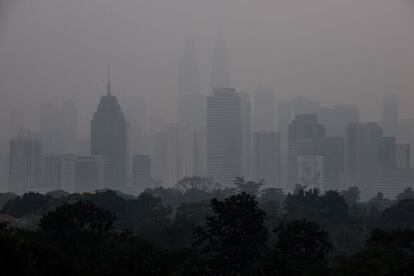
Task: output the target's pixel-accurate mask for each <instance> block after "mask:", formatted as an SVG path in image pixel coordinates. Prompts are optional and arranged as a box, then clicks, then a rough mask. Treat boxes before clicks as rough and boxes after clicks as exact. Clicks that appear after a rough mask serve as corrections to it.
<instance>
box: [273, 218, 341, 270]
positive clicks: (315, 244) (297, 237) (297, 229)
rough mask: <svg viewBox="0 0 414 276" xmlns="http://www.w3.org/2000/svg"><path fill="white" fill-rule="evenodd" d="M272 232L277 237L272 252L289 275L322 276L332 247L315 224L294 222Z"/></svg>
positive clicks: (303, 221) (302, 221)
mask: <svg viewBox="0 0 414 276" xmlns="http://www.w3.org/2000/svg"><path fill="white" fill-rule="evenodd" d="M274 232H275V233H276V235H277V243H276V248H275V249H274V250H276V251H277V252H279V254H280V255H279V256H280V257H281V258H282V260H283V261H284V262H286V264H287V265H288V267H289V269H288V271H290V274H291V275H322V274H323V272H324V271H325V270H326V265H327V262H328V255H329V253H330V252H331V251H332V250H333V246H332V244H331V243H330V241H329V237H328V234H327V233H326V232H324V231H323V230H322V229H321V228H320V226H319V225H318V224H317V223H315V222H307V221H305V220H294V221H291V222H289V223H287V224H286V225H282V226H280V227H278V228H276V229H275V231H274ZM279 262H280V261H279Z"/></svg>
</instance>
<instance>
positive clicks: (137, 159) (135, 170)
mask: <svg viewBox="0 0 414 276" xmlns="http://www.w3.org/2000/svg"><path fill="white" fill-rule="evenodd" d="M152 182H153V180H152V177H151V158H150V156H149V155H134V156H133V157H132V186H133V189H134V193H135V194H138V193H141V192H143V191H145V189H148V188H151V184H152Z"/></svg>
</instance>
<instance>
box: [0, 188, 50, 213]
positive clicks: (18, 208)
mask: <svg viewBox="0 0 414 276" xmlns="http://www.w3.org/2000/svg"><path fill="white" fill-rule="evenodd" d="M51 201H52V197H50V196H47V195H42V194H39V193H34V192H29V193H26V194H24V195H23V196H21V197H16V198H13V199H11V200H9V201H8V202H7V203H6V204H5V205H4V206H3V208H2V210H1V213H3V214H8V215H11V216H14V217H17V218H19V217H23V216H26V215H29V214H33V213H43V212H45V211H46V207H47V205H48V204H49V203H50V202H51Z"/></svg>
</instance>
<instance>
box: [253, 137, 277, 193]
mask: <svg viewBox="0 0 414 276" xmlns="http://www.w3.org/2000/svg"><path fill="white" fill-rule="evenodd" d="M280 165H281V164H280V135H279V133H277V132H274V131H259V132H255V133H254V134H253V158H252V167H253V179H254V180H256V181H261V180H263V181H264V184H265V185H266V186H265V187H266V188H283V187H282V186H281V183H280V170H281V166H280Z"/></svg>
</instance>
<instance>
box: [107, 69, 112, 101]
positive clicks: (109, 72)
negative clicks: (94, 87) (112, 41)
mask: <svg viewBox="0 0 414 276" xmlns="http://www.w3.org/2000/svg"><path fill="white" fill-rule="evenodd" d="M107 81H108V87H107V93H108V96H110V95H111V66H110V65H109V64H108V80H107Z"/></svg>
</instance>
